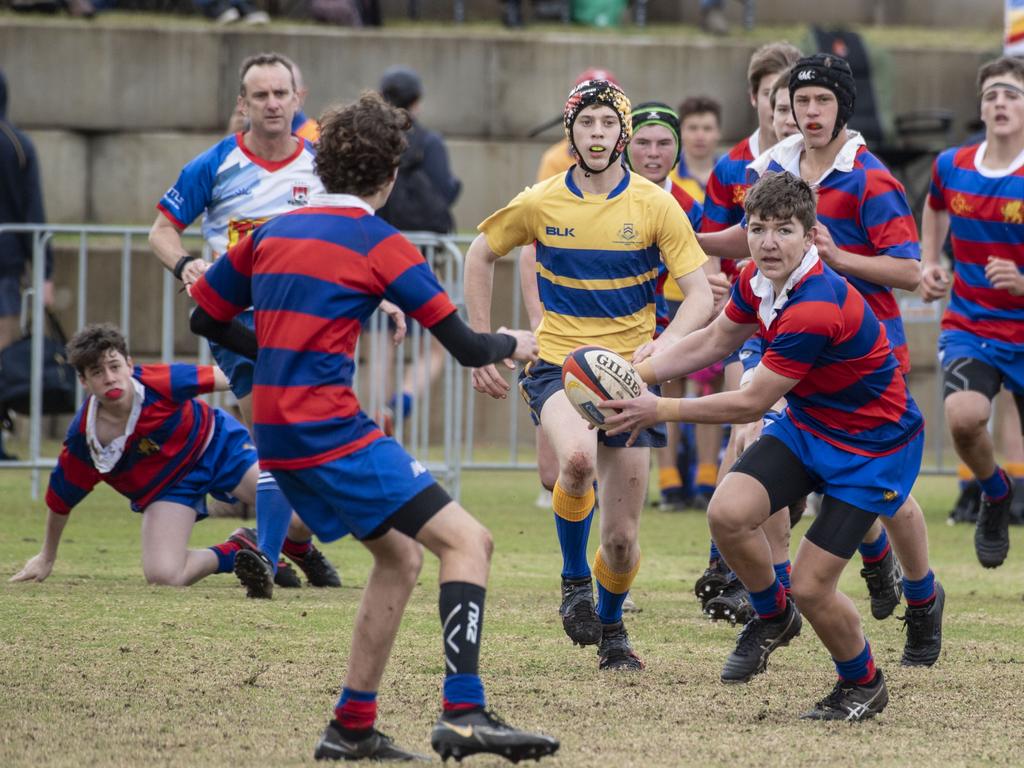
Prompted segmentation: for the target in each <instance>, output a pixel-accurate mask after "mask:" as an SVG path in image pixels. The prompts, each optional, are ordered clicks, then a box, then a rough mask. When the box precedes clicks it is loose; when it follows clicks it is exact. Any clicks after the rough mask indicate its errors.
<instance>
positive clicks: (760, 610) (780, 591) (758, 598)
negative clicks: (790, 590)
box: [750, 576, 786, 621]
mask: <svg viewBox="0 0 1024 768" xmlns="http://www.w3.org/2000/svg"><path fill="white" fill-rule="evenodd" d="M750 604H751V605H753V606H754V610H755V611H757V615H758V617H760V618H761V619H764V620H765V621H771V620H772V619H779V618H782V616H783V614H785V613H786V588H785V587H783V586H782V582H781V581H780V580H779V577H778V576H776V577H775V580H774V581H773V582H772V585H771V586H770V587H768V589H762V590H761V591H760V592H751V593H750Z"/></svg>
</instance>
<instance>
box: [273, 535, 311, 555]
mask: <svg viewBox="0 0 1024 768" xmlns="http://www.w3.org/2000/svg"><path fill="white" fill-rule="evenodd" d="M311 549H313V540H312V539H307V540H306V541H295V540H294V539H289V538H287V537H285V540H284V546H283V547H282V548H281V551H283V552H284V553H285V554H286V555H288V557H290V558H291V559H292V560H301V559H302V558H304V557H305V556H306V555H308V554H309V551H310V550H311Z"/></svg>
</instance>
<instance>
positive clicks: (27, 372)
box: [0, 310, 77, 415]
mask: <svg viewBox="0 0 1024 768" xmlns="http://www.w3.org/2000/svg"><path fill="white" fill-rule="evenodd" d="M46 317H47V319H48V320H49V321H50V326H51V328H52V329H53V336H44V337H43V413H74V412H75V380H76V378H77V373H76V372H75V369H74V368H73V367H72V366H71V364H70V363H68V357H67V352H66V351H65V349H64V345H65V344H66V343H67V337H66V336H65V335H64V329H63V328H61V327H60V323H59V322H58V321H57V318H56V316H55V315H54V314H53V313H52V312H50V311H49V310H47V312H46ZM31 380H32V336H31V335H27V336H25V337H24V338H23V339H21V340H20V341H16V342H14V343H13V344H11V345H10V346H9V347H5V348H4V349H2V350H0V412H6V411H14V412H15V413H20V414H24V415H28V412H29V401H30V395H31V392H32V387H31Z"/></svg>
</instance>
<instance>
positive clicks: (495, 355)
mask: <svg viewBox="0 0 1024 768" xmlns="http://www.w3.org/2000/svg"><path fill="white" fill-rule="evenodd" d="M430 332H431V333H432V334H434V337H435V338H436V339H437V340H438V341H440V342H441V345H442V346H443V347H444V348H445V349H447V350H448V351H449V352H451V353H452V356H453V357H454V358H455V359H456V360H458V361H459V364H460V365H464V366H466V367H467V368H479V367H481V366H484V365H490V364H491V363H496V362H498V361H499V360H504V359H505V358H506V357H511V356H512V353H513V352H515V351H516V340H515V337H514V336H509V335H508V334H507V333H477V332H476V331H474V330H473V329H472V328H470V327H469V326H468V325H466V324H465V323H464V322H463V320H462V318H461V317H459V313H458V312H452V313H451V314H450V315H448V317H446V318H445V319H444V320H442V321H441V322H440V323H438V324H437V325H435V326H434V327H433V328H431V329H430Z"/></svg>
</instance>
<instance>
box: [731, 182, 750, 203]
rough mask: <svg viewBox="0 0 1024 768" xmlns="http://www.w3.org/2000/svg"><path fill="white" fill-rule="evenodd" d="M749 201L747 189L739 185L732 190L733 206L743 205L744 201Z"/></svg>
mask: <svg viewBox="0 0 1024 768" xmlns="http://www.w3.org/2000/svg"><path fill="white" fill-rule="evenodd" d="M746 199H747V188H746V187H741V186H739V185H737V186H735V187H733V188H732V204H733V205H743V201H744V200H746Z"/></svg>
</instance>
